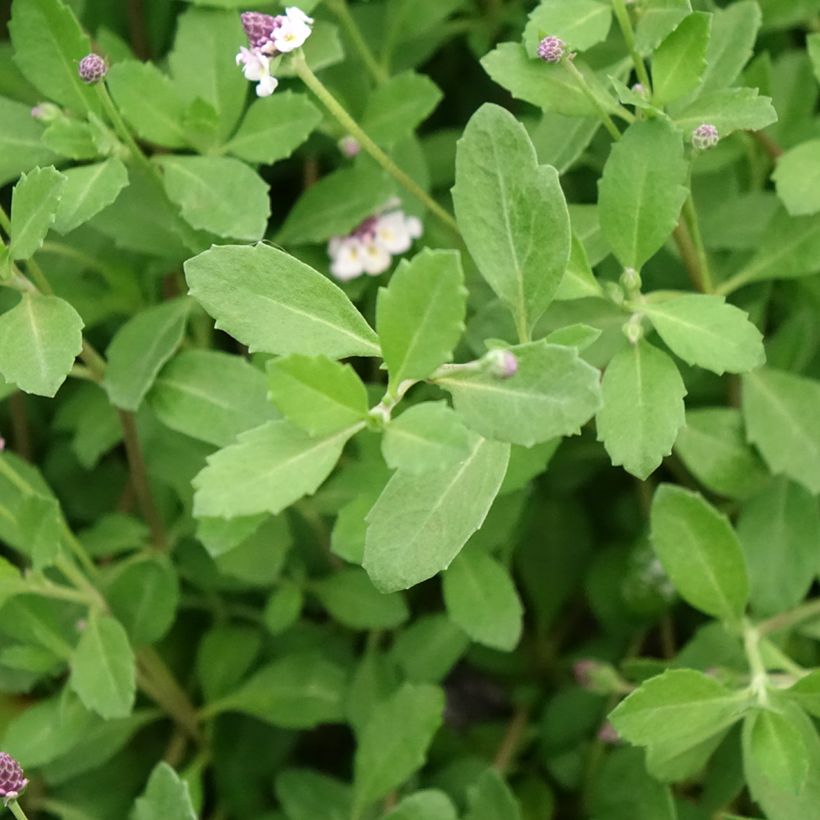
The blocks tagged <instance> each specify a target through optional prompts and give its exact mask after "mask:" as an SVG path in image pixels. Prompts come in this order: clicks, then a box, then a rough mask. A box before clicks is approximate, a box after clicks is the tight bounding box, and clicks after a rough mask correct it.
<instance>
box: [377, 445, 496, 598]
mask: <svg viewBox="0 0 820 820" xmlns="http://www.w3.org/2000/svg"><path fill="white" fill-rule="evenodd" d="M509 453H510V448H509V445H507V444H501V443H500V442H495V441H488V440H487V439H483V438H481V437H480V436H474V437H473V440H472V441H471V443H470V453H469V455H468V456H467V458H465V459H464V461H462V462H461V463H459V464H454V465H452V466H450V467H447V468H445V469H443V470H439V471H437V472H435V473H425V474H423V475H421V476H414V475H409V474H407V473H403V472H397V473H396V474H395V475H394V476H393V477H392V478H391V479H390V481H389V482H388V484H387V486H386V487H385V489H384V491H383V492H382V494H381V495H380V496H379V499H378V501H377V502H376V504H375V506H374V507H373V509H372V510H371V511H370V513H369V514H368V516H367V524H368V527H367V536H366V540H365V548H364V562H363V565H364V568H365V569H366V570H367V572H368V575H370V578H371V580H372V581H373V583H374V584H375V585H376V586H377V587H378V588H379V589H381V590H382V591H384V592H393V591H395V590H398V589H407V588H408V587H411V586H413V585H414V584H418V583H420V582H421V581H424V580H426V579H427V578H431V577H432V576H433V575H435V574H436V573H437V572H440V571H441V570H443V569H446V568H447V567H448V566H449V565H450V562H451V561H452V560H453V558H455V557H456V555H458V553H459V552H460V551H461V548H462V547H463V546H464V544H466V543H467V539H468V538H469V537H470V536H471V535H472V534H473V533H474V532H475V531H476V530H477V529H478V528H479V527H480V526H481V525H482V524H483V523H484V519H485V518H486V516H487V512H488V511H489V509H490V505H491V504H492V503H493V500H494V499H495V496H496V493H497V492H498V488H499V487H500V486H501V482H502V481H503V479H504V473H505V472H506V470H507V462H508V460H509Z"/></svg>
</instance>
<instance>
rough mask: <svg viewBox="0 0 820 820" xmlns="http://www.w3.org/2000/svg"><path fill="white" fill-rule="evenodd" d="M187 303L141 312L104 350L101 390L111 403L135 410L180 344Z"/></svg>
mask: <svg viewBox="0 0 820 820" xmlns="http://www.w3.org/2000/svg"><path fill="white" fill-rule="evenodd" d="M190 306H191V305H190V302H189V301H188V300H187V299H174V300H172V301H170V302H163V303H162V304H160V305H155V306H154V307H151V308H148V309H147V310H143V311H141V312H140V313H137V314H135V315H134V316H133V317H132V318H131V319H129V320H128V321H127V322H126V323H125V324H124V325H123V326H122V327H121V328H120V329H119V330H118V331H117V333H116V334H115V336H114V338H113V339H112V340H111V344H110V345H109V346H108V350H106V354H105V355H106V358H107V359H108V366H107V367H106V369H105V377H104V379H103V387H105V390H106V392H107V393H108V397H109V399H110V400H111V403H112V404H113V405H114V406H115V407H119V408H121V409H123V410H132V411H133V410H136V409H137V408H138V407H139V406H140V404H142V400H143V398H145V394H146V393H147V392H148V391H149V390H150V389H151V385H152V384H153V383H154V379H156V377H157V374H158V373H159V371H160V370H161V369H162V366H163V365H164V364H165V363H166V362H167V361H168V360H169V359H170V358H171V356H173V355H174V351H175V350H176V349H177V347H178V346H179V343H180V342H181V341H182V337H183V335H184V333H185V324H186V322H187V320H188V311H189V309H190Z"/></svg>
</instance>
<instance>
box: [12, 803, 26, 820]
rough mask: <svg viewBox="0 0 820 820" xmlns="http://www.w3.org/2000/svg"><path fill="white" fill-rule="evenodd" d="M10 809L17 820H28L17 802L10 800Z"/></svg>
mask: <svg viewBox="0 0 820 820" xmlns="http://www.w3.org/2000/svg"><path fill="white" fill-rule="evenodd" d="M8 807H9V810H10V811H11V813H12V814H13V815H14V816H15V817H16V818H17V820H28V817H26V813H25V812H24V811H23V809H22V808H21V807H20V804H19V803H18V802H17V801H16V800H9V802H8Z"/></svg>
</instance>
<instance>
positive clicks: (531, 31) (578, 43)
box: [524, 0, 612, 57]
mask: <svg viewBox="0 0 820 820" xmlns="http://www.w3.org/2000/svg"><path fill="white" fill-rule="evenodd" d="M611 24H612V9H611V8H610V6H609V5H608V4H607V3H601V2H598V0H575V1H574V2H573V3H571V4H567V3H565V2H564V0H541V2H540V3H539V4H538V5H537V6H536V7H535V9H534V10H533V11H532V12H530V16H529V20H528V22H527V26H526V28H525V29H524V47H525V48H526V49H527V54H528V55H530V56H531V57H535V55H536V54H537V53H538V44H539V43H540V42H541V40H542V39H543V38H544V37H547V36H550V37H560V38H561V39H562V40H563V41H564V42H565V43H566V44H567V46H568V47H569V48H570V49H572V50H573V51H575V50H577V51H586V50H587V49H589V48H591V47H592V46H594V45H596V44H597V43H600V42H601V41H602V40H606V37H607V34H609V27H610V25H611Z"/></svg>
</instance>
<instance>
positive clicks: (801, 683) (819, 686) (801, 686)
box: [785, 669, 820, 717]
mask: <svg viewBox="0 0 820 820" xmlns="http://www.w3.org/2000/svg"><path fill="white" fill-rule="evenodd" d="M785 694H786V695H788V697H789V699H790V700H793V701H794V702H795V703H797V704H798V705H799V706H800V707H801V708H802V709H803V710H804V711H806V712H808V713H809V714H810V715H813V716H814V717H820V669H815V670H814V671H813V672H809V673H808V675H804V676H803V677H802V678H800V679H799V680H798V681H797V683H795V684H793V685H792V686H790V687H789V688H788V689H787V690H786V692H785Z"/></svg>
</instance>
